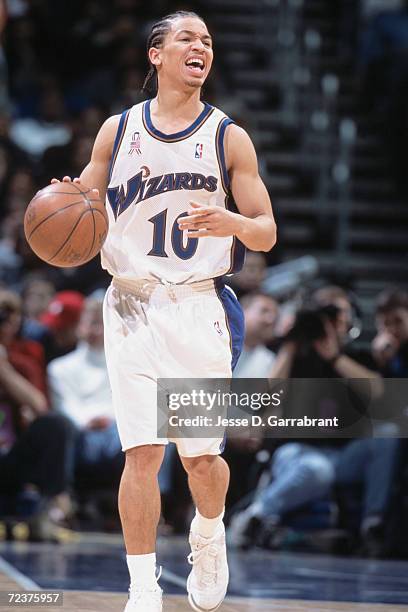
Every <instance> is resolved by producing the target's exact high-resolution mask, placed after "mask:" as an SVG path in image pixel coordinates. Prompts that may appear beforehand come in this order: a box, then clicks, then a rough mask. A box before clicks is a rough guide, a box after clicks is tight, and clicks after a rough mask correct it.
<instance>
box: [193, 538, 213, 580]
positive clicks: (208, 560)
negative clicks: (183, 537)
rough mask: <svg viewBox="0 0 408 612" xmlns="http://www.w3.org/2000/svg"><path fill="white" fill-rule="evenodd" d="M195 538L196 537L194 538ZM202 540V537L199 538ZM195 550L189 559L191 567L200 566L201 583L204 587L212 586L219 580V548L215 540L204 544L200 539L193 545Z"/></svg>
mask: <svg viewBox="0 0 408 612" xmlns="http://www.w3.org/2000/svg"><path fill="white" fill-rule="evenodd" d="M193 537H194V536H193ZM198 537H199V538H200V536H198ZM192 546H193V548H194V550H192V551H191V553H190V554H189V555H188V557H187V561H188V562H189V564H190V565H193V566H199V567H200V569H201V572H202V573H201V575H200V582H202V584H203V585H204V586H212V585H214V584H216V582H217V580H216V578H217V573H218V572H217V556H218V554H219V552H220V551H219V547H218V546H217V545H216V544H215V538H212V539H211V540H208V543H207V542H204V541H203V539H202V538H200V539H199V540H198V541H197V542H194V544H193V545H192Z"/></svg>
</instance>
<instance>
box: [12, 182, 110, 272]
mask: <svg viewBox="0 0 408 612" xmlns="http://www.w3.org/2000/svg"><path fill="white" fill-rule="evenodd" d="M24 232H25V236H26V239H27V242H28V244H29V245H30V247H31V248H32V250H33V251H34V253H35V254H36V255H37V256H38V257H39V258H40V259H42V260H43V261H46V262H47V263H49V264H51V265H53V266H58V267H61V268H70V267H73V266H79V265H81V264H84V263H86V262H87V261H89V260H90V259H92V258H93V257H95V255H97V254H98V253H99V251H100V250H101V248H102V245H103V243H104V242H105V238H106V235H107V233H108V216H107V214H106V210H105V206H104V204H103V202H102V201H101V200H100V199H98V198H97V197H96V194H95V192H93V191H92V189H89V188H88V187H85V186H84V185H81V184H80V183H68V182H61V183H54V184H51V185H48V187H45V188H44V189H41V191H39V192H38V193H37V194H36V195H35V196H34V198H33V199H32V200H31V202H30V204H29V205H28V207H27V210H26V212H25V216H24Z"/></svg>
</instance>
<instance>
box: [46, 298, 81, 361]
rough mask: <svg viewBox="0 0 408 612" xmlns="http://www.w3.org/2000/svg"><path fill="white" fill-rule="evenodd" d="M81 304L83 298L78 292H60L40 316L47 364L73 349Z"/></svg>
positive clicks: (75, 342) (76, 339)
mask: <svg viewBox="0 0 408 612" xmlns="http://www.w3.org/2000/svg"><path fill="white" fill-rule="evenodd" d="M83 303H84V296H83V295H82V294H81V293H79V292H78V291H60V292H58V293H56V294H55V296H54V298H53V299H52V300H51V302H50V303H49V305H48V308H47V310H46V311H45V312H44V314H43V315H42V316H41V318H40V322H41V323H43V324H44V325H45V327H46V329H47V331H46V334H45V336H44V337H43V338H42V343H43V345H44V347H45V357H46V361H47V363H48V362H50V361H51V360H52V359H56V358H57V357H61V356H63V355H66V354H67V353H69V352H71V351H73V350H74V349H75V347H76V344H77V341H78V337H77V328H78V323H79V320H80V317H81V313H82V308H83Z"/></svg>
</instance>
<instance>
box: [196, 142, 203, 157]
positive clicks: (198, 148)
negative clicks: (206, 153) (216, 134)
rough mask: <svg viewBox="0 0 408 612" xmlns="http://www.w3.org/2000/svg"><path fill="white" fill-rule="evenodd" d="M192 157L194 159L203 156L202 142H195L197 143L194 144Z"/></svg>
mask: <svg viewBox="0 0 408 612" xmlns="http://www.w3.org/2000/svg"><path fill="white" fill-rule="evenodd" d="M194 157H195V158H196V159H202V158H203V144H202V143H201V142H197V144H196V147H195V155H194Z"/></svg>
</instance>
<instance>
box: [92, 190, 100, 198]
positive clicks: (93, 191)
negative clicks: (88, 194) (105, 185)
mask: <svg viewBox="0 0 408 612" xmlns="http://www.w3.org/2000/svg"><path fill="white" fill-rule="evenodd" d="M92 193H93V194H94V195H96V197H97V198H100V197H101V196H100V194H99V189H96V188H95V189H92Z"/></svg>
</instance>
